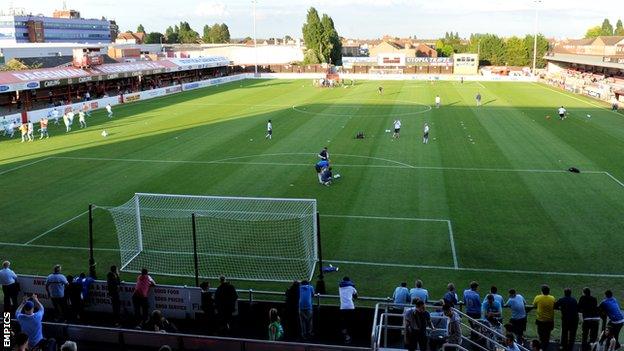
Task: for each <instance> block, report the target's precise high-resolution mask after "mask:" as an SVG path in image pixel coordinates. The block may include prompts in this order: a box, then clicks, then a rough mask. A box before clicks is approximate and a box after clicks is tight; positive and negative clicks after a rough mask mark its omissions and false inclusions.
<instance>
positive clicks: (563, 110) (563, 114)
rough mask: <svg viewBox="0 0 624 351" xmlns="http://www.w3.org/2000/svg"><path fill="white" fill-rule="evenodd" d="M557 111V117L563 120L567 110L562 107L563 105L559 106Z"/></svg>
mask: <svg viewBox="0 0 624 351" xmlns="http://www.w3.org/2000/svg"><path fill="white" fill-rule="evenodd" d="M558 112H559V119H560V120H562V121H563V120H564V119H565V118H566V117H567V113H568V111H566V109H565V108H563V106H561V107H559V111H558Z"/></svg>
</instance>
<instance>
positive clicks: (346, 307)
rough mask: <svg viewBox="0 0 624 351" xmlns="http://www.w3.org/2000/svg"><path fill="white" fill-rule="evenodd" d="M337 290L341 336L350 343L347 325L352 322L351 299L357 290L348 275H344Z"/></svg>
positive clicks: (352, 308) (353, 312)
mask: <svg viewBox="0 0 624 351" xmlns="http://www.w3.org/2000/svg"><path fill="white" fill-rule="evenodd" d="M338 292H339V295H340V316H341V325H342V336H343V337H344V342H345V344H350V343H351V336H350V335H349V327H350V326H351V325H352V324H353V318H354V317H355V304H354V303H353V299H357V290H355V284H354V283H353V282H352V281H351V279H350V278H349V277H344V278H342V281H341V282H340V284H338Z"/></svg>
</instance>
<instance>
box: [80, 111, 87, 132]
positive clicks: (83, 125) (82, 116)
mask: <svg viewBox="0 0 624 351" xmlns="http://www.w3.org/2000/svg"><path fill="white" fill-rule="evenodd" d="M78 122H79V123H80V128H81V129H82V128H87V122H86V121H85V113H84V111H80V112H78Z"/></svg>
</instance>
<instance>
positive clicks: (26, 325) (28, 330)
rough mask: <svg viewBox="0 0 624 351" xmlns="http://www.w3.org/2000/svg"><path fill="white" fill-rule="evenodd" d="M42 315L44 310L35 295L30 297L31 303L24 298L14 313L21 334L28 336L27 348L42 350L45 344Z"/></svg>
mask: <svg viewBox="0 0 624 351" xmlns="http://www.w3.org/2000/svg"><path fill="white" fill-rule="evenodd" d="M35 307H36V308H37V312H35ZM22 312H23V313H22ZM43 314H44V308H43V305H42V304H41V302H39V299H38V298H37V295H33V296H32V301H30V300H29V299H28V297H26V296H24V300H23V301H22V303H21V304H20V305H19V306H18V307H17V310H16V311H15V317H16V318H17V322H18V323H19V325H20V328H21V329H22V333H24V334H26V335H28V346H29V347H30V348H31V349H34V348H36V347H38V348H43V346H44V345H45V344H46V340H45V339H44V338H43V332H42V326H41V321H42V320H43Z"/></svg>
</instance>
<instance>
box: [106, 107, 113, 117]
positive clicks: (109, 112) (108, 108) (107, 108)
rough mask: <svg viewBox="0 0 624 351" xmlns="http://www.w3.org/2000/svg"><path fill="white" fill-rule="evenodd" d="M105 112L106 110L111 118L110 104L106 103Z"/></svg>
mask: <svg viewBox="0 0 624 351" xmlns="http://www.w3.org/2000/svg"><path fill="white" fill-rule="evenodd" d="M106 112H108V118H113V108H112V107H111V105H110V104H107V105H106Z"/></svg>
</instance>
